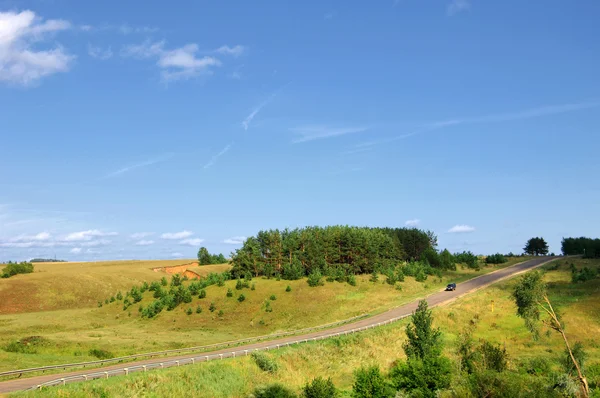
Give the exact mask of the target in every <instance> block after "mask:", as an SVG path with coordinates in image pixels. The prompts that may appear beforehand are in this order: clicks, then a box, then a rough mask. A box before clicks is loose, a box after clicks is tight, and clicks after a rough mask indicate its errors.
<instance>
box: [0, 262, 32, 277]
mask: <svg viewBox="0 0 600 398" xmlns="http://www.w3.org/2000/svg"><path fill="white" fill-rule="evenodd" d="M32 272H33V264H32V263H28V262H21V263H11V262H9V263H8V264H7V265H6V267H4V268H3V269H2V277H3V278H10V277H11V276H14V275H17V274H31V273H32Z"/></svg>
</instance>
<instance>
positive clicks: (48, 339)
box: [0, 258, 526, 370]
mask: <svg viewBox="0 0 600 398" xmlns="http://www.w3.org/2000/svg"><path fill="white" fill-rule="evenodd" d="M524 260H526V258H513V259H510V261H509V262H508V263H506V264H502V265H501V266H489V267H484V268H483V269H481V270H479V271H475V270H472V269H468V268H465V269H462V268H461V267H458V270H457V271H446V272H444V273H443V274H442V278H437V277H434V276H429V277H428V279H427V280H426V281H425V282H416V281H415V279H414V278H412V277H406V279H405V281H404V282H402V283H400V286H401V287H402V290H397V289H395V288H394V287H392V286H390V285H388V284H387V283H385V282H384V280H385V277H383V276H380V280H379V281H378V282H371V281H369V278H370V276H369V275H362V276H357V277H356V281H357V284H356V286H350V285H349V284H347V283H338V282H326V284H325V286H320V287H315V288H312V287H309V286H308V284H307V283H306V279H302V280H297V281H286V280H280V281H277V280H275V279H263V278H255V279H253V281H252V283H254V284H255V290H250V289H243V290H242V291H238V290H236V289H235V284H236V282H235V281H228V282H226V283H225V285H224V286H221V287H219V286H216V285H215V286H210V287H208V288H207V289H206V293H207V297H206V298H204V299H199V298H198V297H197V296H196V297H194V298H193V301H192V303H190V304H182V305H180V306H179V307H177V308H176V309H175V310H173V311H170V312H169V311H166V310H164V311H163V312H161V313H160V314H159V315H158V316H157V317H156V318H154V319H146V318H142V317H141V315H140V313H139V310H138V309H139V307H140V306H146V305H148V304H149V303H150V302H152V301H153V298H152V292H146V293H145V294H144V298H143V300H142V301H141V302H140V303H138V304H135V305H133V306H131V307H130V308H129V309H128V310H127V311H124V310H123V302H122V301H115V302H113V303H109V304H106V305H103V306H102V307H101V308H98V305H97V303H98V301H99V300H104V299H107V298H109V297H111V296H114V295H116V293H117V292H118V291H119V290H121V289H122V290H121V291H122V292H123V293H124V292H125V290H126V289H128V288H130V287H131V286H132V284H133V283H134V282H137V283H136V284H140V283H141V282H142V281H152V280H157V279H160V278H161V277H163V276H165V275H167V274H165V273H162V272H154V271H152V270H151V268H153V267H155V266H157V265H163V264H161V263H155V262H145V263H143V265H142V263H137V262H136V263H105V264H103V265H101V263H92V264H81V265H79V267H78V266H73V265H72V264H60V265H59V267H63V266H65V267H66V266H67V265H70V266H71V267H70V268H69V267H67V268H65V269H62V271H60V270H54V269H51V267H54V266H56V264H52V265H49V266H48V267H49V268H50V269H46V272H44V271H43V269H42V270H40V271H39V272H35V273H34V274H29V275H19V276H18V277H19V280H21V281H23V283H24V284H27V278H28V277H32V279H33V281H32V282H29V283H31V284H35V285H40V284H42V282H40V280H41V281H44V282H43V283H44V284H47V285H48V286H52V288H53V289H64V290H55V293H54V294H58V293H56V292H63V291H64V292H65V293H64V294H66V295H67V296H68V297H69V300H72V301H73V302H78V303H79V302H81V301H85V303H86V305H85V306H83V305H81V306H82V307H84V308H75V309H56V308H65V307H64V305H65V300H54V303H55V304H54V306H52V307H50V308H54V309H55V310H52V311H40V312H26V313H21V314H10V315H0V348H2V347H4V348H5V349H4V350H0V370H9V369H15V368H25V367H33V366H41V365H49V364H56V363H72V362H80V361H86V360H95V359H97V358H96V357H94V356H93V355H91V354H90V350H102V351H106V352H108V353H110V354H111V355H113V356H124V355H131V354H134V353H139V352H150V351H158V350H166V349H173V348H182V347H191V346H199V345H206V344H212V343H217V342H223V341H231V340H237V339H241V338H246V337H251V336H259V335H265V334H270V333H275V332H279V331H290V330H296V329H301V328H305V327H310V326H318V325H322V324H327V323H331V322H335V321H340V320H345V319H348V318H352V317H354V316H358V315H363V314H366V313H370V314H374V313H377V312H382V311H384V310H386V309H389V308H391V307H394V306H398V305H401V304H404V303H407V302H410V301H413V300H415V299H417V298H419V297H423V296H426V295H427V294H429V293H431V292H434V291H437V290H440V289H442V288H443V287H444V286H445V285H446V283H448V282H449V281H454V282H460V281H462V280H465V279H468V278H472V277H474V276H477V275H480V274H484V273H487V272H491V271H493V270H495V269H498V268H501V267H505V266H508V265H510V264H514V263H517V262H520V261H524ZM197 268H198V269H199V271H198V272H205V273H208V272H215V271H219V270H221V271H222V270H224V269H226V266H222V265H221V266H218V265H217V266H202V267H197ZM57 275H60V278H65V279H68V278H69V277H68V275H71V277H72V278H73V279H74V281H72V282H68V285H69V286H71V289H72V290H71V291H70V290H68V289H69V288H68V287H67V286H62V287H59V286H54V285H56V284H60V283H57V282H56V283H54V284H53V283H52V282H51V280H52V279H54V278H56V277H57ZM90 275H93V280H94V283H93V284H92V286H95V287H96V288H95V289H91V288H88V289H85V288H83V289H82V285H83V284H84V283H85V282H84V281H85V280H86V278H87V277H88V276H90ZM103 275H106V278H103ZM167 276H169V275H167ZM5 281H6V280H0V283H2V282H5ZM8 281H10V280H8ZM75 281H76V282H75ZM65 284H67V283H65ZM184 284H189V282H184ZM288 285H289V286H290V288H291V291H290V292H287V291H286V288H287V286H288ZM228 289H231V290H232V291H233V297H227V295H226V293H227V290H228ZM240 293H243V294H244V295H245V297H246V300H245V301H243V302H239V301H238V300H237V298H238V296H239V294H240ZM1 294H2V291H0V295H1ZM78 294H81V295H83V297H84V298H83V299H82V298H81V296H78ZM273 295H274V296H275V298H276V299H275V300H271V296H273ZM0 297H1V296H0ZM42 297H43V296H42ZM265 301H267V302H270V304H269V305H270V307H271V308H272V309H273V311H272V312H266V311H265V307H264V306H265ZM57 303H59V304H60V305H63V307H61V306H60V305H57ZM211 303H214V304H215V307H216V310H215V311H214V312H210V311H209V306H210V304H211ZM198 306H200V307H201V309H202V312H201V313H199V314H198V313H196V309H197V307H198ZM188 309H192V314H191V315H187V314H186V311H187V310H188ZM220 311H223V313H222V315H219V313H220ZM34 336H39V337H40V338H41V339H37V340H36V341H39V343H38V344H37V345H36V346H35V347H32V349H31V351H32V352H35V353H33V354H28V353H21V352H7V351H6V347H7V346H8V345H10V344H11V343H15V342H17V341H23V340H25V341H28V340H29V339H31V337H34Z"/></svg>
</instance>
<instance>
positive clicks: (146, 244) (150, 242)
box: [135, 240, 154, 246]
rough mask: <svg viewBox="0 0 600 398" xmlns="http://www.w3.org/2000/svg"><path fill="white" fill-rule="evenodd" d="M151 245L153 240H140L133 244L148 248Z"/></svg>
mask: <svg viewBox="0 0 600 398" xmlns="http://www.w3.org/2000/svg"><path fill="white" fill-rule="evenodd" d="M153 244H154V241H153V240H140V241H138V242H135V245H136V246H150V245H153Z"/></svg>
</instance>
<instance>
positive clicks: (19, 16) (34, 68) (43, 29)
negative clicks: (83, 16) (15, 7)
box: [0, 10, 76, 86]
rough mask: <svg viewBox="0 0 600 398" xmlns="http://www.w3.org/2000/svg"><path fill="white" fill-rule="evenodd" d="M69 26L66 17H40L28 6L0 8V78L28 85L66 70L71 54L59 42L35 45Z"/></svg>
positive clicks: (72, 58) (3, 80) (4, 80)
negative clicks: (6, 9) (22, 7)
mask: <svg viewBox="0 0 600 398" xmlns="http://www.w3.org/2000/svg"><path fill="white" fill-rule="evenodd" d="M70 28H71V23H70V22H68V21H65V20H62V19H48V20H45V21H44V20H43V19H42V18H41V17H39V16H37V15H36V14H35V13H34V12H33V11H29V10H27V11H22V12H19V13H17V12H12V11H9V12H0V82H6V83H12V84H17V85H23V86H31V85H34V84H36V83H37V82H38V81H39V80H40V79H42V78H43V77H46V76H50V75H53V74H56V73H60V72H67V71H68V70H69V69H70V67H71V64H72V62H73V60H74V59H75V58H76V57H75V56H74V55H71V54H69V53H68V52H67V51H66V50H65V49H64V48H63V47H62V46H60V45H54V46H48V48H47V49H45V50H42V49H39V47H40V45H41V43H43V42H44V41H46V40H47V39H49V38H50V37H52V35H55V34H56V33H58V32H60V31H64V30H68V29H70Z"/></svg>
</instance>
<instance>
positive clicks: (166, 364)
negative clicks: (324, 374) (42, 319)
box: [26, 314, 411, 391]
mask: <svg viewBox="0 0 600 398" xmlns="http://www.w3.org/2000/svg"><path fill="white" fill-rule="evenodd" d="M409 316H411V314H407V315H402V316H399V317H396V318H392V319H388V320H386V321H383V322H379V323H377V324H372V325H367V326H363V327H360V328H356V329H352V330H349V331H346V332H336V333H330V334H326V335H323V336H318V337H313V338H309V339H299V340H296V341H292V342H288V343H283V344H273V345H268V346H266V347H262V348H255V349H253V350H248V349H245V350H234V351H231V352H228V353H223V354H211V355H203V356H198V357H194V358H185V359H179V360H172V361H163V362H154V363H150V364H146V365H135V366H128V367H123V368H119V369H113V370H109V371H105V372H102V371H100V372H92V373H88V374H85V375H77V376H67V377H62V378H58V379H54V380H50V381H47V382H45V383H42V384H38V385H35V386H32V387H30V388H28V389H27V390H26V391H31V390H41V389H43V388H44V387H51V386H58V385H66V384H67V383H72V382H77V381H89V380H95V379H108V378H109V377H112V376H119V375H125V376H127V375H129V374H130V373H133V372H147V371H148V370H151V369H166V368H171V367H177V366H182V365H194V364H197V363H202V362H209V361H213V360H223V359H224V358H238V357H244V356H248V355H249V354H251V353H252V352H256V351H268V350H273V349H280V348H284V347H289V346H291V345H297V344H301V343H308V342H311V341H317V340H324V339H327V338H331V337H339V336H341V335H348V334H352V333H357V332H362V331H364V330H367V329H373V328H375V327H380V326H384V325H389V324H390V323H393V322H396V321H399V320H401V319H404V318H407V317H409Z"/></svg>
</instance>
